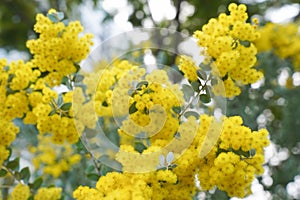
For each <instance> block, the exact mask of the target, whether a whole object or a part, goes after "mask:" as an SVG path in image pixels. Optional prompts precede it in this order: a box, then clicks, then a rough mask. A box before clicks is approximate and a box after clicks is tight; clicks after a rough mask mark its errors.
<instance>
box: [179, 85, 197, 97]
mask: <svg viewBox="0 0 300 200" xmlns="http://www.w3.org/2000/svg"><path fill="white" fill-rule="evenodd" d="M181 90H182V92H183V94H184V99H185V100H186V101H188V100H190V98H191V97H192V96H193V95H194V93H195V91H194V89H193V88H192V87H191V86H190V85H187V84H184V85H182V88H181Z"/></svg>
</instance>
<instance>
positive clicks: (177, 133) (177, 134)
mask: <svg viewBox="0 0 300 200" xmlns="http://www.w3.org/2000/svg"><path fill="white" fill-rule="evenodd" d="M174 137H175V138H176V139H178V140H180V137H181V135H180V133H179V132H176V133H175V134H174Z"/></svg>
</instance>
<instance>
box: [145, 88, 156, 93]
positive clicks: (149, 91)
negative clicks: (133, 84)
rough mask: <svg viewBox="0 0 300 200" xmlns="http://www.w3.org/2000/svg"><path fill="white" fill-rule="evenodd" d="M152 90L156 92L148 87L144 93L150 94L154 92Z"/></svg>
mask: <svg viewBox="0 0 300 200" xmlns="http://www.w3.org/2000/svg"><path fill="white" fill-rule="evenodd" d="M152 92H154V91H153V90H151V89H149V88H147V89H146V90H145V92H144V94H149V93H152Z"/></svg>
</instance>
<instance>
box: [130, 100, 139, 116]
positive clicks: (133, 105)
mask: <svg viewBox="0 0 300 200" xmlns="http://www.w3.org/2000/svg"><path fill="white" fill-rule="evenodd" d="M135 105H136V101H135V102H133V104H131V105H130V107H129V114H133V113H135V112H136V111H138V109H137V108H136V107H135Z"/></svg>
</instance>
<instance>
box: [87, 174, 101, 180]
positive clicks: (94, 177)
mask: <svg viewBox="0 0 300 200" xmlns="http://www.w3.org/2000/svg"><path fill="white" fill-rule="evenodd" d="M86 176H87V178H88V179H90V180H92V181H98V180H99V177H100V176H99V175H98V174H94V173H91V174H87V175H86Z"/></svg>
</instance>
